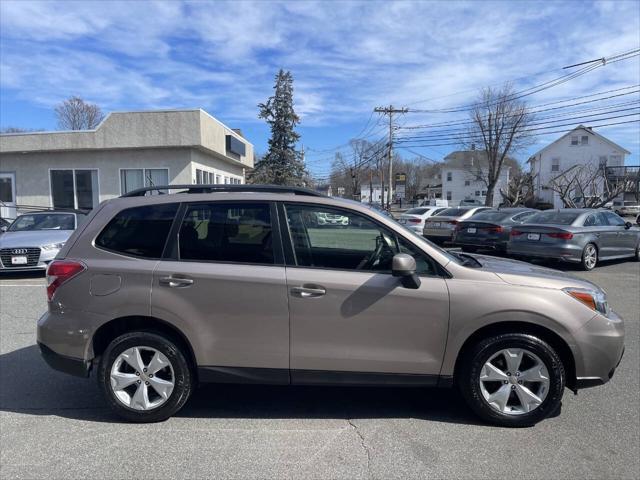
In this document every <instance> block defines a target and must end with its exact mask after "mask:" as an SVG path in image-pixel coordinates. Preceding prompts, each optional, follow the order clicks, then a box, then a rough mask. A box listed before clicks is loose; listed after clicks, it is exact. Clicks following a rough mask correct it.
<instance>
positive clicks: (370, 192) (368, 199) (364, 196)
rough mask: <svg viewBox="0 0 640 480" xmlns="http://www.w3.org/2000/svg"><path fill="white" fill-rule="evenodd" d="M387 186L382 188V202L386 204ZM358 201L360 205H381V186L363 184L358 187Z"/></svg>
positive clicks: (378, 184) (377, 184)
mask: <svg viewBox="0 0 640 480" xmlns="http://www.w3.org/2000/svg"><path fill="white" fill-rule="evenodd" d="M388 190H389V187H388V185H386V184H385V186H384V201H385V203H386V202H387V191H388ZM360 201H361V202H362V203H382V185H380V183H379V182H378V183H373V184H369V183H363V184H362V185H361V186H360Z"/></svg>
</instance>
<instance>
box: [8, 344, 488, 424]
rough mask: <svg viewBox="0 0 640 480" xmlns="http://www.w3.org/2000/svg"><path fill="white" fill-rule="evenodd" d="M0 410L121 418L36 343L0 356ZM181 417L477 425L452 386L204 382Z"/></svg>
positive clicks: (91, 384)
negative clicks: (52, 363)
mask: <svg viewBox="0 0 640 480" xmlns="http://www.w3.org/2000/svg"><path fill="white" fill-rule="evenodd" d="M0 385H1V388H0V411H3V412H15V413H21V414H26V415H48V416H59V417H63V418H70V419H76V420H85V421H94V422H108V423H117V422H121V420H120V419H119V417H117V416H116V415H115V414H113V413H112V412H111V411H110V410H109V408H108V406H107V404H106V403H105V401H104V400H103V399H102V397H101V394H100V392H99V390H98V386H97V382H96V380H95V376H94V375H92V377H90V378H88V379H83V378H78V377H73V376H69V375H65V374H63V373H60V372H56V371H54V370H52V369H51V368H50V367H49V366H48V365H46V364H45V362H44V360H43V359H42V357H41V356H40V352H39V349H38V347H37V346H35V345H31V346H29V347H25V348H20V349H17V350H14V351H12V352H8V353H5V354H2V355H0ZM176 416H178V417H183V418H184V417H186V418H253V419H261V418H262V419H352V418H416V419H424V420H430V421H438V422H447V423H459V424H472V425H482V422H481V421H479V420H478V419H477V418H476V417H475V416H474V415H473V413H472V412H471V411H470V410H469V409H468V408H467V406H466V405H465V403H464V401H463V400H462V398H461V397H460V395H459V394H458V392H457V390H453V389H437V388H421V387H420V388H418V387H416V388H402V387H343V386H336V387H324V386H269V385H267V386H264V385H231V384H224V385H223V384H206V385H202V386H200V387H199V388H198V389H197V390H196V392H194V394H193V396H192V397H191V399H190V400H189V402H188V403H187V405H186V406H185V407H184V408H183V409H182V410H181V411H180V412H178V413H177V414H176Z"/></svg>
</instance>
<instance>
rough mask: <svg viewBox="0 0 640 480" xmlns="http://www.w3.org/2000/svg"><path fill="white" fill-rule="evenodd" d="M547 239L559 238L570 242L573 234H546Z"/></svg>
mask: <svg viewBox="0 0 640 480" xmlns="http://www.w3.org/2000/svg"><path fill="white" fill-rule="evenodd" d="M547 236H548V237H551V238H561V239H562V240H571V239H572V238H573V233H571V232H549V233H547Z"/></svg>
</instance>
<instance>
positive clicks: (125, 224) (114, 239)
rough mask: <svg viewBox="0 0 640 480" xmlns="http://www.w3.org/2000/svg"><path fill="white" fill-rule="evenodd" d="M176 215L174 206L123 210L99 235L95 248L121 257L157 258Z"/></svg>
mask: <svg viewBox="0 0 640 480" xmlns="http://www.w3.org/2000/svg"><path fill="white" fill-rule="evenodd" d="M177 211H178V204H177V203H169V204H162V205H148V206H144V207H134V208H127V209H125V210H122V211H121V212H120V213H118V214H117V215H116V216H115V217H113V219H111V221H110V222H109V223H108V224H107V226H106V227H105V228H104V229H103V230H102V232H100V234H99V235H98V237H97V238H96V241H95V244H96V246H97V247H100V248H103V249H105V250H110V251H113V252H117V253H122V254H124V255H133V256H136V257H144V258H160V257H162V251H163V249H164V245H165V242H166V241H167V236H168V235H169V230H170V229H171V224H172V222H173V219H174V217H175V215H176V212H177Z"/></svg>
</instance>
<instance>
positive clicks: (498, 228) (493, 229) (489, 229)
mask: <svg viewBox="0 0 640 480" xmlns="http://www.w3.org/2000/svg"><path fill="white" fill-rule="evenodd" d="M486 230H487V232H490V233H502V232H503V231H504V229H503V228H502V227H501V226H500V225H496V226H495V227H487V229H486Z"/></svg>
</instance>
